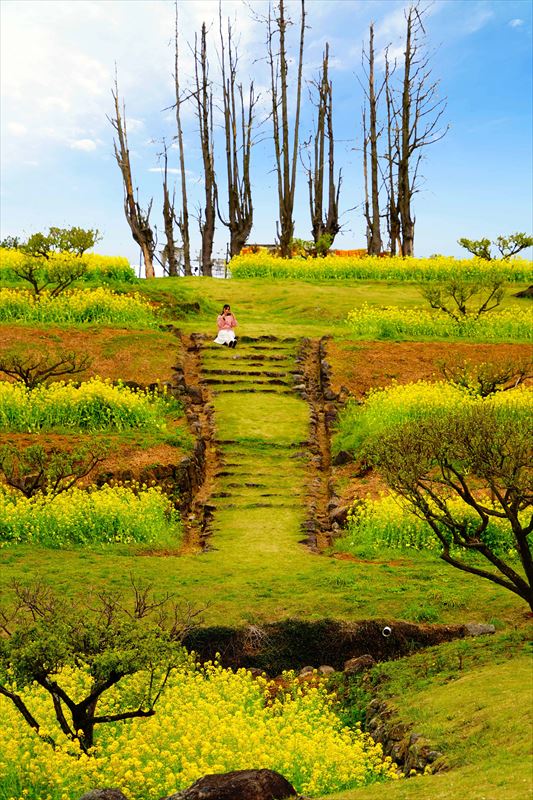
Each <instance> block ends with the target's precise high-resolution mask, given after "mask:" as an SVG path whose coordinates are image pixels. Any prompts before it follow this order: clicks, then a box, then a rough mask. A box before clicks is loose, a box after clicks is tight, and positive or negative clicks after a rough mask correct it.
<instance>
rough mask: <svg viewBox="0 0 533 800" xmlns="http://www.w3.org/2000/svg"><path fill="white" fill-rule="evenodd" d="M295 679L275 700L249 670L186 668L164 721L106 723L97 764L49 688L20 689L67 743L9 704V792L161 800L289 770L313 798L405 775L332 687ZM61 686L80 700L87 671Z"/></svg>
mask: <svg viewBox="0 0 533 800" xmlns="http://www.w3.org/2000/svg"><path fill="white" fill-rule="evenodd" d="M290 678H291V676H290V675H286V676H285V681H284V685H285V687H288V688H285V689H284V690H279V691H277V692H276V693H275V695H274V699H272V695H273V686H272V683H271V682H269V681H268V680H267V679H266V678H256V679H254V678H253V677H252V675H251V674H250V673H249V672H247V671H246V670H244V669H240V670H238V671H237V672H233V671H231V670H229V669H224V668H223V667H221V666H220V665H219V664H213V663H208V664H206V665H204V666H203V667H201V668H200V667H198V668H196V669H195V668H192V667H189V668H183V669H182V670H180V671H179V672H177V673H174V675H173V676H172V677H171V679H170V681H169V683H168V684H167V686H166V688H165V690H164V694H163V695H162V697H161V699H160V701H159V703H158V705H157V706H156V713H155V715H154V716H153V717H150V718H148V719H142V720H139V719H136V720H129V721H127V722H122V723H113V724H106V725H99V726H98V734H97V741H96V746H95V748H94V752H93V754H92V755H91V756H86V755H84V754H83V753H80V752H79V751H77V750H76V745H75V744H74V743H73V742H71V741H68V740H67V739H66V738H65V737H64V736H63V737H62V734H61V732H60V731H59V728H58V726H57V723H56V721H55V717H54V714H53V710H52V705H51V701H50V700H49V698H48V697H47V696H46V693H44V692H43V691H42V690H41V689H40V688H39V687H37V686H32V687H31V688H29V689H24V690H19V691H20V692H21V693H22V694H23V696H24V699H25V700H26V702H27V703H28V705H29V707H30V709H31V710H32V712H33V713H34V715H35V716H36V717H37V718H38V719H40V720H41V719H45V720H46V724H45V725H44V726H43V728H42V729H41V731H40V733H41V736H44V735H49V736H53V738H54V739H55V740H56V741H57V742H62V744H60V746H58V747H56V749H55V750H53V749H52V748H51V747H50V745H48V744H46V743H45V742H43V740H42V738H39V736H38V735H37V734H36V733H35V731H34V730H32V729H31V728H30V727H29V726H28V725H26V723H24V722H23V720H22V718H21V716H20V714H19V712H18V711H17V710H16V709H15V706H14V705H13V704H12V703H11V702H10V701H9V700H7V699H6V698H4V697H0V717H1V718H2V726H1V728H0V751H1V752H2V753H3V759H2V762H1V763H0V791H1V792H2V794H1V796H2V797H4V798H6V800H22V799H23V798H24V799H25V800H75V798H77V797H79V796H80V795H81V794H82V793H83V792H84V791H87V790H88V789H90V788H94V787H95V786H116V787H119V788H120V789H121V790H122V791H123V792H124V794H125V795H126V797H128V798H129V800H149V798H159V797H161V796H163V795H166V794H170V793H172V792H175V791H177V790H179V789H183V788H185V787H187V786H189V785H190V784H191V783H193V782H194V781H195V780H197V779H198V778H200V777H202V776H203V775H205V774H207V773H213V772H227V771H230V770H235V769H250V768H253V769H261V768H269V769H274V770H277V771H278V772H280V773H281V774H282V775H284V776H285V777H286V778H287V779H288V780H289V781H290V782H291V783H292V784H293V785H294V786H295V787H296V789H297V790H298V791H299V792H302V793H305V794H306V795H308V796H311V797H314V796H317V795H320V794H322V793H324V792H331V791H335V790H340V789H343V788H351V787H357V786H364V785H366V784H369V783H373V782H376V781H384V780H387V779H394V778H396V777H397V773H396V770H395V768H394V765H393V764H392V763H391V760H390V759H389V758H386V759H384V758H383V754H382V749H381V745H379V744H376V743H375V742H374V741H373V740H372V739H371V738H370V736H368V735H367V734H365V733H362V732H361V730H360V729H359V728H356V729H349V728H347V727H344V726H343V724H342V723H341V721H340V719H339V717H338V716H337V714H336V712H335V698H334V697H333V696H332V695H331V694H328V692H327V691H326V689H325V688H324V687H323V686H321V685H319V686H314V687H306V688H305V690H304V689H303V688H302V686H300V685H298V684H296V683H293V682H291V680H290ZM58 680H59V682H60V684H61V685H64V686H65V687H68V689H69V690H70V692H69V693H71V695H72V692H73V691H75V688H76V686H80V688H81V686H83V685H84V681H85V682H86V680H87V677H86V675H84V673H83V670H72V669H64V670H63V672H62V673H61V675H60V676H59V677H58ZM142 681H143V676H142V675H141V674H137V675H136V676H133V677H132V678H131V679H129V680H124V681H123V682H122V683H121V684H120V688H117V687H115V688H114V689H113V690H111V691H110V692H109V698H108V699H106V700H104V699H103V700H102V704H101V708H99V712H101V713H114V712H116V711H117V709H118V708H119V706H120V699H121V694H122V693H124V694H126V695H127V693H128V692H131V691H132V690H135V689H136V688H137V687H136V684H138V683H142ZM80 694H81V692H80Z"/></svg>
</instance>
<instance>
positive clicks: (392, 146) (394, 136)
mask: <svg viewBox="0 0 533 800" xmlns="http://www.w3.org/2000/svg"><path fill="white" fill-rule="evenodd" d="M393 72H394V69H393ZM391 74H392V73H391V71H390V63H389V55H388V52H386V53H385V99H386V104H387V154H386V157H385V158H386V161H387V175H386V185H387V201H388V209H387V220H388V230H389V251H390V254H391V255H392V256H395V255H396V252H397V247H401V238H400V216H399V212H398V203H397V192H398V185H397V176H396V173H395V166H397V164H398V159H399V142H398V128H397V126H396V109H395V108H394V98H393V94H392V91H391V84H390V79H391Z"/></svg>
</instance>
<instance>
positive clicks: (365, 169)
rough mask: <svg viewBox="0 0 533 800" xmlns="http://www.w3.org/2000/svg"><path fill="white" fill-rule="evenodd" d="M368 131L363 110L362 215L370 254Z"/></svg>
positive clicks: (370, 220)
mask: <svg viewBox="0 0 533 800" xmlns="http://www.w3.org/2000/svg"><path fill="white" fill-rule="evenodd" d="M368 141H369V136H368V131H367V127H366V109H365V108H363V177H364V184H365V205H364V214H365V220H366V250H367V253H370V247H371V243H372V217H371V216H370V194H369V192H368Z"/></svg>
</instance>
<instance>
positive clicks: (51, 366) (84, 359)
mask: <svg viewBox="0 0 533 800" xmlns="http://www.w3.org/2000/svg"><path fill="white" fill-rule="evenodd" d="M90 365H91V359H90V358H89V356H88V355H83V354H81V355H80V354H79V353H64V352H62V351H58V352H56V353H55V354H51V353H42V352H40V351H34V352H30V353H27V354H26V355H24V356H22V355H18V354H16V353H13V354H11V355H6V356H3V357H2V356H0V372H3V373H4V375H8V376H9V377H11V378H14V379H15V380H16V381H20V382H21V383H23V384H24V385H25V386H26V387H27V388H28V389H35V387H36V386H39V385H40V384H47V383H48V381H50V380H52V378H58V377H60V376H63V375H79V374H80V373H81V372H85V370H87V369H88V368H89V367H90Z"/></svg>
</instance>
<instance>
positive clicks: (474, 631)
mask: <svg viewBox="0 0 533 800" xmlns="http://www.w3.org/2000/svg"><path fill="white" fill-rule="evenodd" d="M465 628H466V630H467V631H468V633H469V634H470V636H483V635H484V634H486V633H496V628H495V627H494V625H485V624H484V623H483V622H469V623H468V624H467V625H465Z"/></svg>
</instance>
